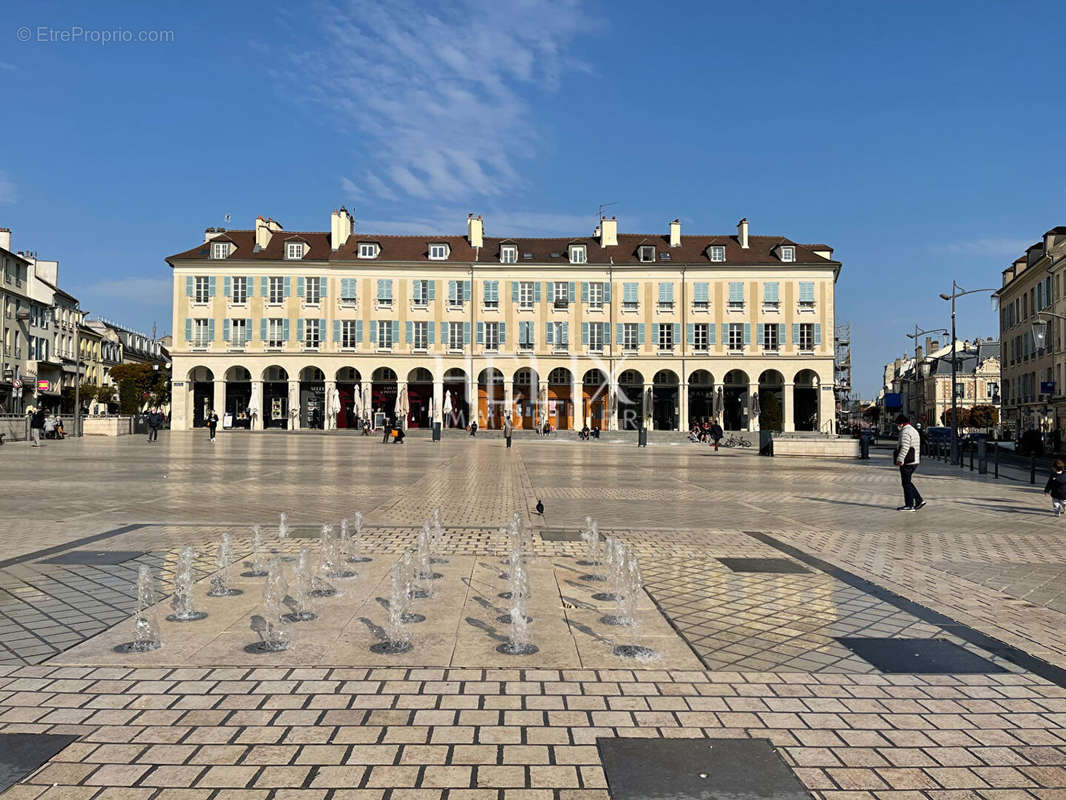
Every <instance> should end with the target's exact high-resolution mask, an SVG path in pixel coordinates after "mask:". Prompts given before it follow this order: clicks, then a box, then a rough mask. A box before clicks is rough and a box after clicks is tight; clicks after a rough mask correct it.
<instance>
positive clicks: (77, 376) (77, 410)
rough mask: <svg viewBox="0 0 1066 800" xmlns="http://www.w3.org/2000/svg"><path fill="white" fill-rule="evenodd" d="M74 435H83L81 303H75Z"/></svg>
mask: <svg viewBox="0 0 1066 800" xmlns="http://www.w3.org/2000/svg"><path fill="white" fill-rule="evenodd" d="M74 436H75V437H77V436H81V303H80V302H77V301H75V303H74Z"/></svg>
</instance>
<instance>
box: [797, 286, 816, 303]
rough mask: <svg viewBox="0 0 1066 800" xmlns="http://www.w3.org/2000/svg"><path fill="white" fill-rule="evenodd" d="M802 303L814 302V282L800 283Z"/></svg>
mask: <svg viewBox="0 0 1066 800" xmlns="http://www.w3.org/2000/svg"><path fill="white" fill-rule="evenodd" d="M800 302H801V303H813V302H814V281H800Z"/></svg>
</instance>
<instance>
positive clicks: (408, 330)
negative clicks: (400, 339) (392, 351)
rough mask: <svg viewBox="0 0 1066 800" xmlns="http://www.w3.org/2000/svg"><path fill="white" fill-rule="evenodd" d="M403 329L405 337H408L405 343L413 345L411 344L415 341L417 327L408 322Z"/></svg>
mask: <svg viewBox="0 0 1066 800" xmlns="http://www.w3.org/2000/svg"><path fill="white" fill-rule="evenodd" d="M403 327H404V335H405V336H406V337H407V338H406V339H405V340H404V341H406V342H407V344H411V342H413V341H414V340H415V326H414V323H413V322H410V321H408V322H406V323H404V326H403Z"/></svg>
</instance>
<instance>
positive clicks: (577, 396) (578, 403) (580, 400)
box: [570, 372, 592, 431]
mask: <svg viewBox="0 0 1066 800" xmlns="http://www.w3.org/2000/svg"><path fill="white" fill-rule="evenodd" d="M584 388H585V384H584V383H583V382H582V380H581V378H580V377H578V376H577V375H576V374H575V373H573V372H571V373H570V400H571V402H572V404H573V410H574V425H573V430H575V431H579V430H581V428H583V427H584V425H585V397H584V395H583V394H582V390H583V389H584ZM589 427H592V426H591V425H590V426H589Z"/></svg>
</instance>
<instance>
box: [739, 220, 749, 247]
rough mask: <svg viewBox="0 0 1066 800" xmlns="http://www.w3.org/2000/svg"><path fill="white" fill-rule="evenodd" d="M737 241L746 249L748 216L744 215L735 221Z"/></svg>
mask: <svg viewBox="0 0 1066 800" xmlns="http://www.w3.org/2000/svg"><path fill="white" fill-rule="evenodd" d="M737 241H738V242H740V246H741V247H743V248H744V249H745V250H747V249H748V218H747V217H744V219H742V220H741V221H740V222H738V223H737Z"/></svg>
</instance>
